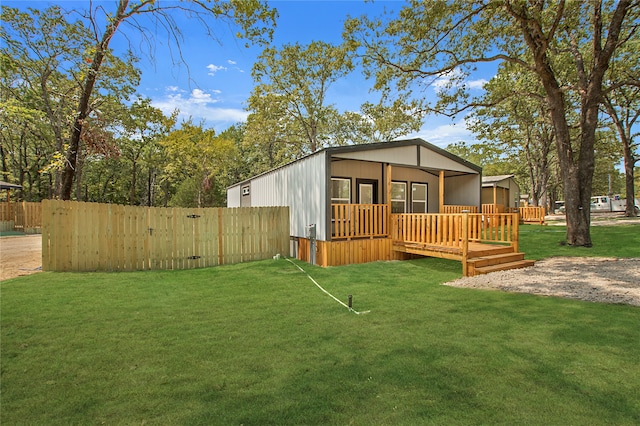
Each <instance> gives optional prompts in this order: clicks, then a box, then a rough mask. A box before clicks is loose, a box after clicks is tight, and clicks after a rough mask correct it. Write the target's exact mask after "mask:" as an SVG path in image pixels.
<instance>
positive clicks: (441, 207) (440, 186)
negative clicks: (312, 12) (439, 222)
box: [438, 170, 444, 213]
mask: <svg viewBox="0 0 640 426" xmlns="http://www.w3.org/2000/svg"><path fill="white" fill-rule="evenodd" d="M438 200H439V206H438V213H444V170H440V181H439V182H438Z"/></svg>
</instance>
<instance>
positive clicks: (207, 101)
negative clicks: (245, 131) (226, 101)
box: [152, 89, 249, 127]
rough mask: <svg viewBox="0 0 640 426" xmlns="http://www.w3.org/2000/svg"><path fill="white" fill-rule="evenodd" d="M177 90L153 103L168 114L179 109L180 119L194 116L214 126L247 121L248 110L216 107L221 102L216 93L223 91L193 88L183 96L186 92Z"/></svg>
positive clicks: (195, 119)
mask: <svg viewBox="0 0 640 426" xmlns="http://www.w3.org/2000/svg"><path fill="white" fill-rule="evenodd" d="M177 92H178V91H177V90H176V91H173V92H172V93H167V94H166V95H165V96H164V97H162V98H160V99H154V100H153V101H152V105H153V106H154V107H156V108H158V109H160V110H161V111H162V112H163V113H165V114H166V115H169V114H171V113H172V112H173V111H174V110H176V109H178V110H179V111H180V113H179V119H180V120H187V119H189V118H193V120H194V122H195V123H198V122H200V121H201V120H204V122H205V123H207V124H208V125H210V126H212V127H213V126H216V125H217V124H220V125H222V124H225V125H231V124H234V123H237V122H240V121H246V119H247V116H248V115H249V114H248V112H247V111H244V110H243V109H240V108H220V107H215V106H214V105H215V104H216V103H219V102H221V100H220V99H217V98H215V97H214V95H219V94H220V93H221V92H220V91H219V90H212V91H210V92H205V91H204V90H201V89H193V90H192V91H191V93H190V94H189V95H188V96H183V93H184V92H182V93H177Z"/></svg>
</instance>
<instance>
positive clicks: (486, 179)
mask: <svg viewBox="0 0 640 426" xmlns="http://www.w3.org/2000/svg"><path fill="white" fill-rule="evenodd" d="M513 176H514V175H499V176H482V184H483V185H485V184H487V185H492V184H494V183H498V182H502V181H503V180H507V179H509V178H512V177H513Z"/></svg>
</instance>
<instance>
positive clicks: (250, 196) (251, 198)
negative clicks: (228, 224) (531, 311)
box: [227, 139, 482, 241]
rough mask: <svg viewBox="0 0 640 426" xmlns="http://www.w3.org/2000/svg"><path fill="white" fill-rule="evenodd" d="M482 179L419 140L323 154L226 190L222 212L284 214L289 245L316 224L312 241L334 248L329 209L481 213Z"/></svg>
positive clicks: (465, 163)
mask: <svg viewBox="0 0 640 426" xmlns="http://www.w3.org/2000/svg"><path fill="white" fill-rule="evenodd" d="M388 166H391V167H388ZM481 171H482V169H481V168H480V167H478V166H476V165H474V164H471V163H469V162H468V161H465V160H463V159H461V158H460V157H457V156H455V155H453V154H451V153H449V152H447V151H445V150H443V149H441V148H438V147H437V146H435V145H432V144H430V143H428V142H425V141H424V140H422V139H409V140H401V141H394V142H384V143H375V144H367V145H351V146H343V147H334V148H325V149H322V150H320V151H318V152H315V153H313V154H311V155H308V156H306V157H304V158H301V159H299V160H297V161H294V162H292V163H289V164H287V165H285V166H282V167H279V168H276V169H274V170H270V171H268V172H266V173H263V174H261V175H258V176H255V177H252V178H250V179H247V180H245V181H242V182H238V183H237V184H235V185H233V186H231V187H229V188H228V189H227V207H250V206H289V208H290V215H291V236H292V237H305V235H306V232H307V226H308V225H310V224H315V225H316V231H317V239H318V240H321V241H331V240H332V238H335V220H336V217H335V215H334V214H332V205H336V204H365V205H384V204H389V200H388V199H387V198H388V193H390V197H391V200H390V204H391V206H392V212H393V213H440V212H443V205H444V204H451V205H465V206H476V207H479V206H480V203H481V199H480V190H481V189H480V188H481ZM387 182H390V184H389V183H387Z"/></svg>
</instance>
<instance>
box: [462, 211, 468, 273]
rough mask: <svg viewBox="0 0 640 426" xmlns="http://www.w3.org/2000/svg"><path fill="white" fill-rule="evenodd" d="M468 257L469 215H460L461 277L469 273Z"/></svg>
mask: <svg viewBox="0 0 640 426" xmlns="http://www.w3.org/2000/svg"><path fill="white" fill-rule="evenodd" d="M468 257H469V213H462V275H463V276H465V277H466V276H467V274H468V273H469V271H468V269H469V268H468V265H467V259H468Z"/></svg>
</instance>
